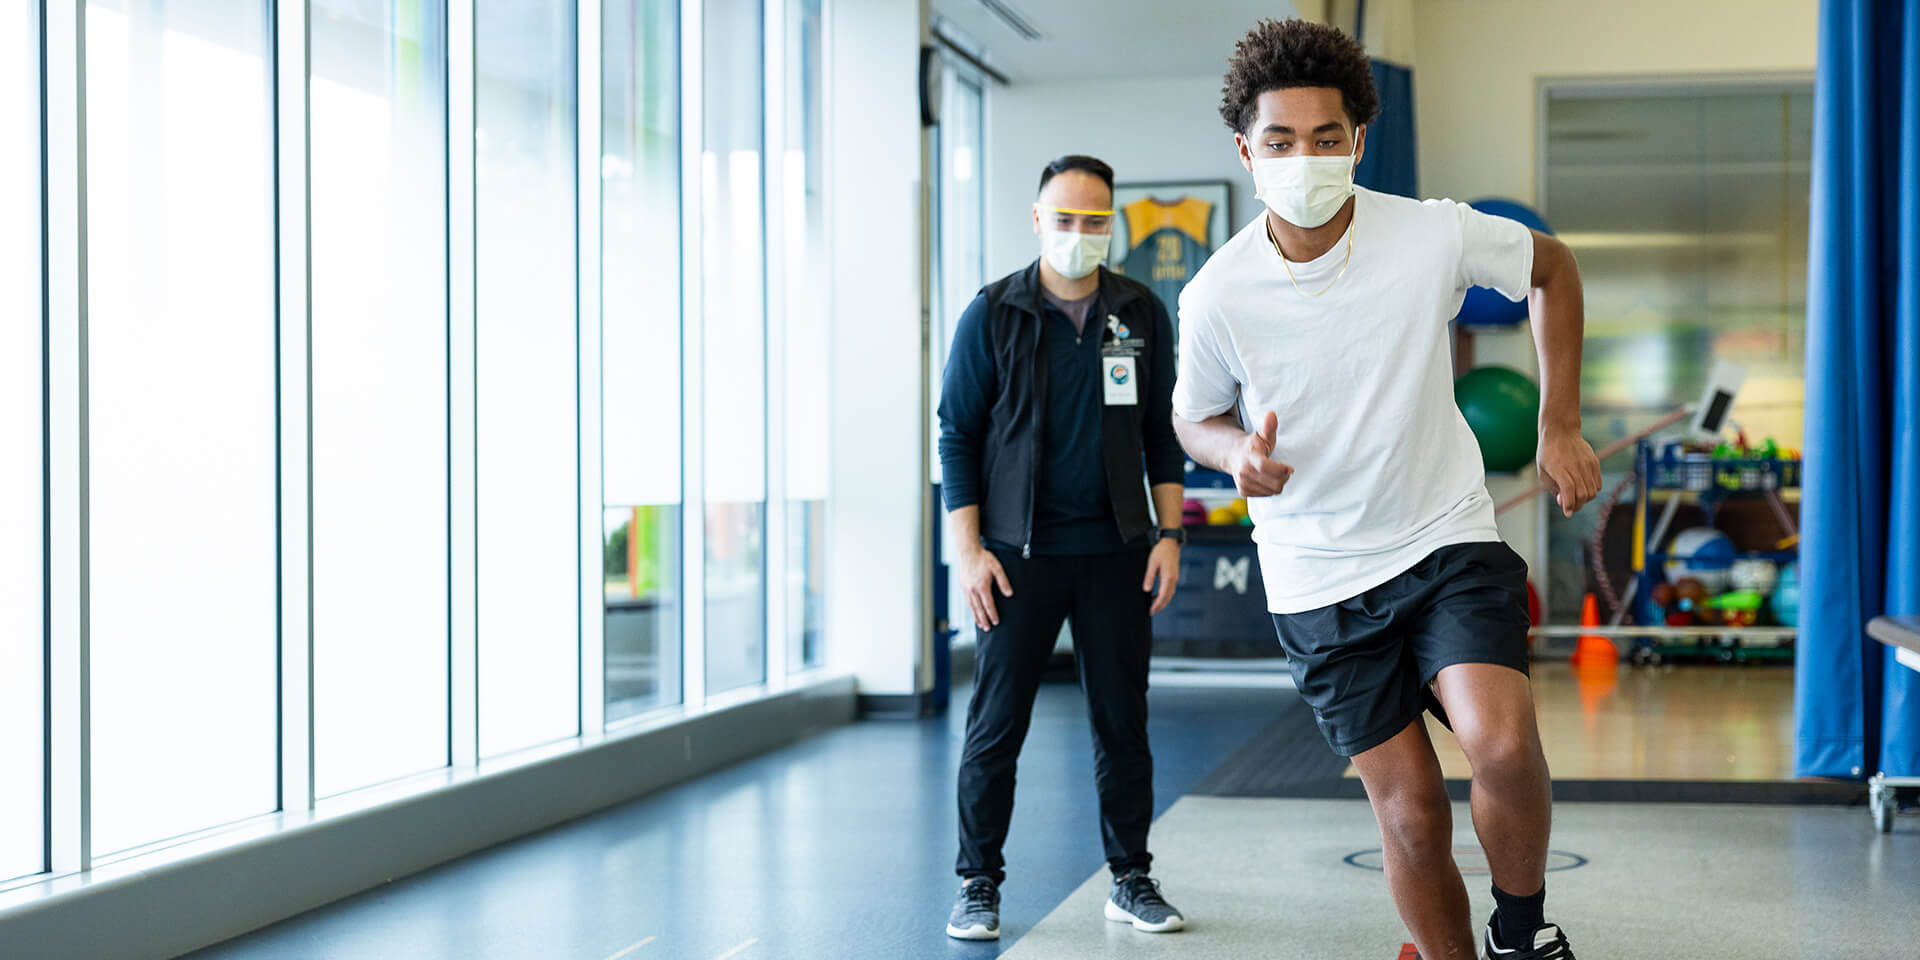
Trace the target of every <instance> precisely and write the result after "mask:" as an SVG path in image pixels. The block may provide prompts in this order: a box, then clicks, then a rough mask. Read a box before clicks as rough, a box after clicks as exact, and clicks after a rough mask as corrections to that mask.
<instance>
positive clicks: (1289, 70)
mask: <svg viewBox="0 0 1920 960" xmlns="http://www.w3.org/2000/svg"><path fill="white" fill-rule="evenodd" d="M1293 87H1333V88H1335V89H1337V90H1339V91H1340V98H1341V100H1343V101H1345V103H1346V107H1347V116H1348V118H1349V119H1351V120H1352V121H1353V123H1354V124H1355V125H1356V126H1358V125H1359V124H1363V123H1370V122H1372V121H1373V118H1374V116H1375V115H1377V114H1378V113H1379V112H1380V94H1379V93H1378V92H1376V91H1375V90H1374V88H1373V67H1372V65H1371V64H1370V63H1369V62H1368V61H1367V53H1366V51H1365V50H1364V49H1362V48H1361V46H1360V44H1359V43H1358V42H1356V41H1355V40H1354V39H1353V38H1352V37H1349V36H1347V35H1346V34H1345V33H1342V32H1341V31H1340V30H1339V29H1338V28H1337V27H1329V26H1326V25H1324V24H1318V23H1314V22H1312V21H1309V20H1284V21H1282V20H1262V21H1260V22H1259V23H1257V24H1255V25H1254V27H1253V29H1252V30H1249V31H1247V35H1246V36H1244V37H1242V38H1240V42H1239V43H1237V44H1234V47H1233V58H1232V59H1230V60H1228V61H1227V79H1226V83H1225V84H1224V85H1222V86H1221V88H1220V119H1222V120H1225V121H1226V122H1227V126H1228V127H1230V128H1232V130H1233V132H1235V133H1246V132H1247V128H1248V127H1250V126H1252V125H1253V118H1254V117H1255V116H1256V115H1257V114H1258V110H1257V108H1256V106H1255V104H1256V103H1257V101H1258V100H1259V99H1260V95H1261V94H1263V93H1266V92H1267V91H1269V90H1286V89H1290V88H1293Z"/></svg>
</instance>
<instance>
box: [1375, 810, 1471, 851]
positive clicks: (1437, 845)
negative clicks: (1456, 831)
mask: <svg viewBox="0 0 1920 960" xmlns="http://www.w3.org/2000/svg"><path fill="white" fill-rule="evenodd" d="M1374 815H1375V816H1376V817H1378V818H1379V820H1380V838H1381V840H1382V841H1383V842H1385V843H1386V845H1387V846H1388V847H1390V848H1392V849H1393V850H1395V851H1396V852H1397V853H1399V855H1400V856H1402V857H1404V858H1406V859H1408V860H1410V861H1413V862H1415V863H1425V862H1429V861H1438V860H1440V859H1444V858H1446V857H1450V856H1452V854H1453V808H1452V807H1451V806H1450V804H1449V801H1448V800H1447V796H1446V794H1444V793H1441V794H1438V795H1436V796H1431V797H1427V796H1421V797H1415V796H1389V797H1386V798H1383V799H1382V800H1381V801H1380V802H1377V803H1375V804H1374Z"/></svg>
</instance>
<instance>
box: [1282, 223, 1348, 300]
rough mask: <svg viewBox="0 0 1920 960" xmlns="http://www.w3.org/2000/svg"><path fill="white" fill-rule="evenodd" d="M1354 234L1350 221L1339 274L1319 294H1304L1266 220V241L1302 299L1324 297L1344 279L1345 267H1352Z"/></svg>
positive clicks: (1284, 252)
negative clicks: (1345, 252) (1345, 250)
mask: <svg viewBox="0 0 1920 960" xmlns="http://www.w3.org/2000/svg"><path fill="white" fill-rule="evenodd" d="M1358 212H1359V211H1355V213H1356V214H1357V213H1358ZM1354 233H1355V230H1354V224H1353V223H1352V222H1351V221H1349V222H1348V223H1347V256H1346V259H1344V260H1342V261H1340V272H1339V273H1336V274H1334V275H1333V279H1332V280H1329V281H1327V285H1326V286H1324V287H1321V288H1320V292H1319V293H1308V292H1306V291H1305V290H1301V289H1300V281H1298V280H1295V279H1294V278H1293V266H1292V265H1291V264H1289V263H1287V254H1286V251H1283V250H1281V249H1280V238H1279V237H1276V236H1274V235H1273V221H1271V220H1268V221H1267V240H1268V242H1270V243H1272V244H1273V252H1274V253H1275V254H1277V255H1278V256H1279V257H1280V266H1281V267H1282V268H1284V269H1285V270H1286V271H1287V280H1288V282H1290V283H1292V284H1293V289H1294V291H1295V292H1296V293H1299V294H1300V295H1301V296H1303V297H1319V296H1322V295H1324V294H1325V293H1326V292H1327V291H1328V290H1332V289H1333V285H1334V284H1336V283H1339V282H1340V278H1341V277H1344V276H1346V275H1347V267H1349V266H1352V265H1353V235H1354Z"/></svg>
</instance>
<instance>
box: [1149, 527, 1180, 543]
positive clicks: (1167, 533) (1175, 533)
mask: <svg viewBox="0 0 1920 960" xmlns="http://www.w3.org/2000/svg"><path fill="white" fill-rule="evenodd" d="M1161 540H1172V541H1173V542H1174V543H1177V544H1179V545H1181V546H1183V547H1184V546H1186V545H1187V528H1186V527H1173V528H1171V529H1169V528H1167V527H1161V528H1160V536H1159V537H1157V538H1155V539H1154V541H1153V542H1154V543H1159V542H1160V541H1161Z"/></svg>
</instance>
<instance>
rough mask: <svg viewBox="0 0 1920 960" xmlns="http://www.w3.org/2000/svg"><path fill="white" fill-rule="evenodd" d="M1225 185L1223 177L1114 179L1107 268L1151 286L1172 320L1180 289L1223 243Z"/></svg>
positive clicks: (1227, 211)
mask: <svg viewBox="0 0 1920 960" xmlns="http://www.w3.org/2000/svg"><path fill="white" fill-rule="evenodd" d="M1229 189H1230V188H1229V185H1228V182H1227V181H1225V180H1189V181H1170V182H1165V183H1118V184H1114V187H1113V207H1114V209H1115V210H1116V211H1118V215H1117V216H1115V218H1114V224H1113V243H1112V245H1111V247H1109V249H1108V251H1107V261H1108V262H1107V267H1108V269H1111V270H1113V271H1114V272H1116V273H1119V274H1122V275H1124V276H1127V277H1131V278H1133V279H1135V280H1138V281H1140V282H1141V283H1144V284H1146V285H1147V286H1148V288H1150V289H1152V290H1153V292H1154V293H1155V294H1156V295H1158V296H1159V297H1160V301H1161V302H1162V303H1164V304H1166V306H1167V316H1169V317H1171V318H1173V321H1174V323H1175V324H1176V325H1177V324H1178V323H1179V321H1180V313H1179V310H1180V291H1181V290H1182V289H1184V288H1185V287H1186V285H1187V281H1188V280H1191V279H1193V275H1194V274H1196V273H1199V272H1200V265H1201V264H1203V263H1205V262H1207V256H1208V255H1209V254H1211V253H1213V251H1215V250H1218V249H1220V246H1221V244H1224V243H1226V242H1227V234H1228V223H1227V221H1228V218H1229V217H1231V216H1232V215H1233V214H1232V208H1231V207H1229V206H1228V205H1227V201H1228V199H1229V194H1228V191H1229Z"/></svg>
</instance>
